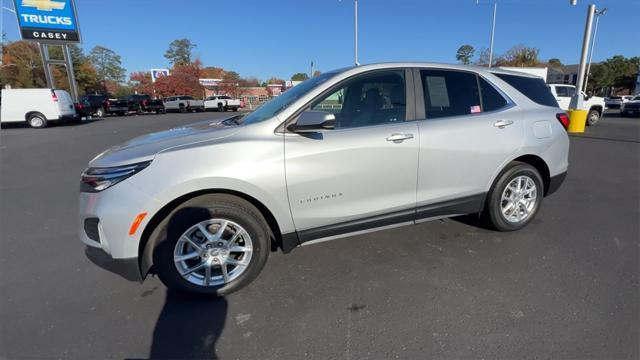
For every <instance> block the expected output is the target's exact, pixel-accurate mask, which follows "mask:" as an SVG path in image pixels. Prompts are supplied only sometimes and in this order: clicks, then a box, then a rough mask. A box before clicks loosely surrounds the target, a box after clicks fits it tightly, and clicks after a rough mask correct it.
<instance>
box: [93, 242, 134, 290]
mask: <svg viewBox="0 0 640 360" xmlns="http://www.w3.org/2000/svg"><path fill="white" fill-rule="evenodd" d="M84 253H85V255H86V256H87V258H88V259H89V260H91V262H92V263H94V264H96V265H97V266H98V267H101V268H103V269H105V270H107V271H110V272H112V273H114V274H117V275H120V276H122V277H123V278H125V279H127V280H129V281H136V282H142V280H143V277H142V275H141V274H140V265H139V264H138V258H137V257H135V258H127V259H114V258H112V257H111V255H109V254H107V253H106V252H105V251H104V250H102V249H101V248H97V247H93V246H88V245H87V247H86V248H85V250H84Z"/></svg>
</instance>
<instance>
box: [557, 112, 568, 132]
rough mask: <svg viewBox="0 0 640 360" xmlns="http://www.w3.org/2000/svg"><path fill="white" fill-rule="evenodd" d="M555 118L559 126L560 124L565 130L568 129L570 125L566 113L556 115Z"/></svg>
mask: <svg viewBox="0 0 640 360" xmlns="http://www.w3.org/2000/svg"><path fill="white" fill-rule="evenodd" d="M556 118H557V119H558V121H560V124H562V126H563V127H564V129H565V130H566V129H568V128H569V124H571V120H569V115H567V114H566V113H559V114H556Z"/></svg>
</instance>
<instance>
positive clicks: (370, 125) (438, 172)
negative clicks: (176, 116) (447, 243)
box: [80, 63, 569, 295]
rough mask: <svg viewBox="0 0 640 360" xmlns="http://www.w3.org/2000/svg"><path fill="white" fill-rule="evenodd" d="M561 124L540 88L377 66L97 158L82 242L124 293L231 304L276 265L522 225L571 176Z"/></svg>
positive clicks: (484, 76) (428, 68) (513, 76)
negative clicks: (432, 226) (382, 243)
mask: <svg viewBox="0 0 640 360" xmlns="http://www.w3.org/2000/svg"><path fill="white" fill-rule="evenodd" d="M568 124H569V119H568V117H567V115H566V114H565V113H563V112H562V110H560V109H559V108H558V104H557V102H556V100H555V98H553V96H552V95H551V93H550V92H549V90H548V88H547V87H546V85H545V83H544V81H543V80H542V79H540V78H537V77H533V76H530V75H526V74H521V73H515V72H509V71H506V70H500V69H491V68H482V67H468V66H457V65H444V64H429V63H385V64H373V65H365V66H358V67H351V68H346V69H340V70H336V71H331V72H327V73H324V74H321V75H319V76H316V77H313V78H311V79H309V80H307V81H305V82H303V83H301V84H299V85H297V86H295V87H294V88H292V89H290V90H287V91H286V92H284V93H283V94H282V95H280V96H277V97H275V98H274V99H273V100H271V101H269V102H267V103H265V104H264V105H262V106H260V107H259V108H258V109H256V111H254V112H252V113H248V114H245V115H239V116H233V117H229V118H226V119H224V120H221V121H204V122H199V123H195V124H192V125H188V126H183V127H179V128H175V129H171V130H167V131H162V132H158V133H154V134H149V135H145V136H142V137H139V138H135V139H133V140H130V141H128V142H126V143H124V144H122V145H119V146H115V147H113V148H111V149H109V150H107V151H105V152H103V153H102V154H100V155H98V156H97V157H96V158H95V159H93V160H92V161H91V162H90V164H89V166H88V168H87V169H86V170H85V171H84V172H83V174H82V178H81V195H80V237H81V239H82V241H83V242H84V243H85V244H86V246H87V247H86V250H85V252H86V254H87V256H88V257H89V259H91V260H92V261H93V262H94V263H95V264H97V265H99V266H101V267H104V268H106V269H108V270H110V271H113V272H115V273H117V274H119V275H121V276H123V277H125V278H127V279H129V280H135V281H143V279H144V278H145V277H146V276H147V275H148V274H150V273H153V274H157V275H158V276H159V278H160V279H161V280H162V282H163V283H164V284H165V285H166V286H167V287H169V288H172V289H178V290H183V291H191V292H197V293H201V294H212V295H226V294H229V293H231V292H234V291H236V290H238V289H240V288H242V287H244V286H246V285H247V284H249V283H250V282H251V281H252V280H253V279H255V278H256V277H257V276H258V274H259V273H260V271H261V270H262V268H263V267H264V265H265V263H266V261H267V257H268V255H269V253H270V252H271V251H274V250H277V249H280V250H281V251H283V252H284V253H289V252H290V251H291V250H292V249H294V248H296V247H298V246H302V245H308V244H312V243H317V242H321V241H325V240H330V239H335V238H338V237H345V236H349V235H353V234H355V233H363V232H366V231H374V230H379V229H387V228H390V227H395V226H402V225H409V224H415V223H419V222H422V221H425V220H433V219H441V218H445V217H451V216H458V215H463V214H478V216H479V217H480V218H481V219H483V220H484V221H486V224H487V225H488V226H491V227H492V228H494V229H495V230H498V231H513V230H518V229H521V228H523V227H524V226H526V225H527V224H528V223H530V222H531V221H532V219H533V218H534V217H535V216H536V214H537V213H538V212H539V211H540V206H541V203H542V200H543V198H544V197H545V196H547V195H549V194H551V193H553V192H554V191H555V190H557V189H558V187H559V186H560V185H561V183H562V182H563V180H564V178H565V175H566V172H567V167H568V152H569V140H568V136H567V133H566V130H565V129H566V127H567V126H568Z"/></svg>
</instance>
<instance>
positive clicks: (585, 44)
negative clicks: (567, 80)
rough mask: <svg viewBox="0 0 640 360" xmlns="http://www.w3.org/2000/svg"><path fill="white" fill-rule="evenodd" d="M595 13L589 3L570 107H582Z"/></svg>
mask: <svg viewBox="0 0 640 360" xmlns="http://www.w3.org/2000/svg"><path fill="white" fill-rule="evenodd" d="M595 13H596V6H595V5H594V4H591V5H589V8H588V9H587V21H586V23H585V26H584V36H583V38H582V53H581V54H580V67H579V68H578V79H577V81H576V91H575V93H574V94H573V97H572V98H571V103H570V104H569V108H570V109H578V110H579V109H582V107H583V103H584V97H583V96H582V88H583V87H584V75H585V72H586V70H587V54H588V52H589V43H590V42H591V30H592V29H593V16H594V15H595Z"/></svg>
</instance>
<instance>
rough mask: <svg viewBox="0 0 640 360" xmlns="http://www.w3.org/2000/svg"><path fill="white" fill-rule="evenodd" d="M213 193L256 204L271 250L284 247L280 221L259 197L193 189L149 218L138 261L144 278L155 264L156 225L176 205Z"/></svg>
mask: <svg viewBox="0 0 640 360" xmlns="http://www.w3.org/2000/svg"><path fill="white" fill-rule="evenodd" d="M211 194H227V195H233V196H236V197H238V198H240V199H243V200H246V201H248V202H249V203H250V204H251V205H253V206H255V207H256V208H257V209H258V211H260V213H261V214H262V216H263V217H264V219H265V221H266V222H267V225H268V226H269V229H270V231H271V234H270V236H271V251H277V249H278V248H280V249H283V243H282V233H281V231H280V226H279V225H278V221H277V220H276V218H275V216H274V215H273V213H272V212H271V210H269V208H267V207H266V206H265V205H264V204H263V203H262V202H260V201H259V200H258V199H256V198H254V197H252V196H250V195H248V194H246V193H243V192H239V191H235V190H230V189H203V190H197V191H193V192H190V193H187V194H184V195H182V196H180V197H178V198H176V199H174V200H172V201H170V202H169V203H168V204H166V205H165V206H163V207H162V208H161V209H160V210H158V211H157V212H156V213H155V214H154V215H153V216H152V217H151V219H150V220H149V222H148V223H147V225H146V226H145V228H144V230H143V232H142V236H141V237H140V244H139V245H138V262H139V266H140V273H141V274H142V278H143V279H144V278H145V277H146V276H147V274H148V273H149V272H150V270H151V268H152V266H153V248H154V247H155V243H154V242H153V241H152V239H151V234H152V233H153V231H154V230H155V229H156V227H157V226H158V225H159V224H160V222H161V221H162V220H163V219H164V218H165V217H166V216H167V215H169V213H171V211H173V210H174V209H175V208H176V207H178V206H179V205H180V204H183V203H184V202H186V201H188V200H191V199H193V198H196V197H198V196H202V195H211Z"/></svg>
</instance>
